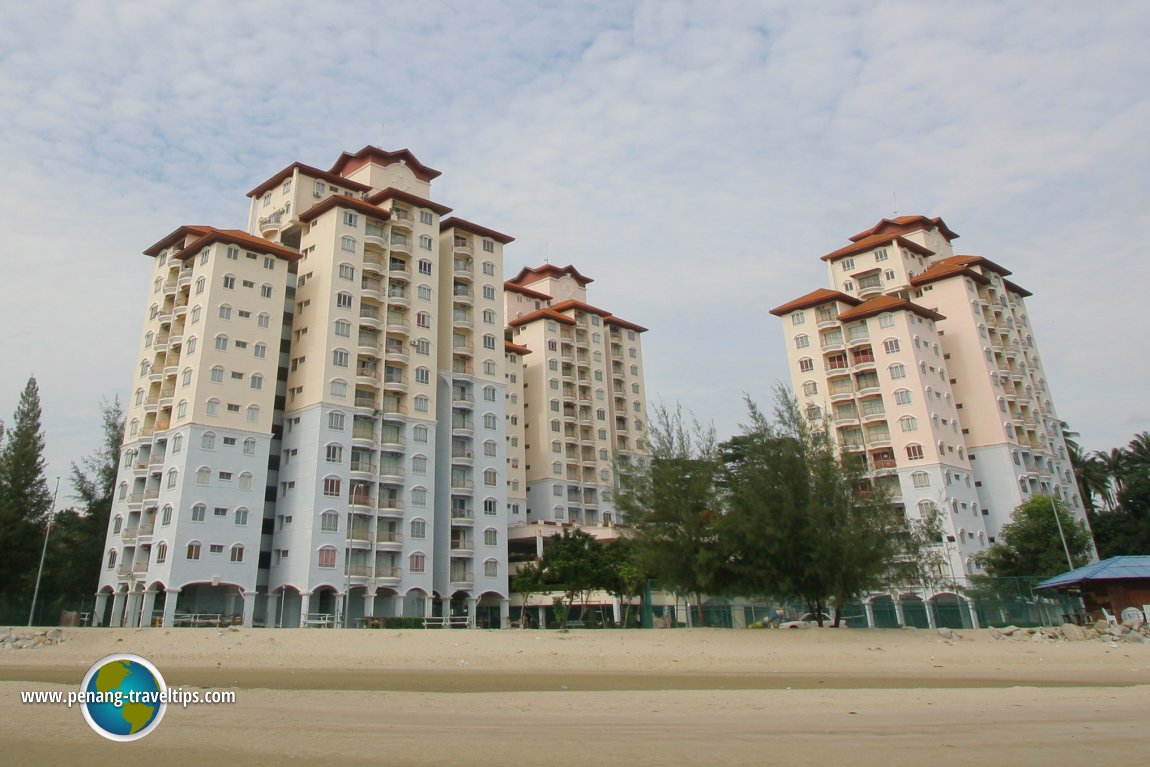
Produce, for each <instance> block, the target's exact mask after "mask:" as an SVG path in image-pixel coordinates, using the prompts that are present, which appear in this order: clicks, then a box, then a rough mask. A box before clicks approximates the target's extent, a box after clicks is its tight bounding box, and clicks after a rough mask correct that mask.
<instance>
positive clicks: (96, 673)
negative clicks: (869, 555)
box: [80, 653, 168, 741]
mask: <svg viewBox="0 0 1150 767" xmlns="http://www.w3.org/2000/svg"><path fill="white" fill-rule="evenodd" d="M167 689H168V688H167V685H165V684H164V678H163V677H162V676H161V675H160V672H159V670H158V669H157V668H156V667H155V666H153V665H152V664H151V663H150V662H149V661H147V660H145V659H144V658H141V657H140V656H139V655H130V654H127V653H121V654H116V655H109V656H107V657H106V658H101V659H100V660H98V661H96V662H95V663H94V664H93V665H92V667H91V668H90V669H88V673H87V674H86V675H85V676H84V681H83V682H82V683H81V684H80V693H81V703H80V710H81V711H82V712H83V713H84V719H85V720H87V722H88V726H89V727H91V728H92V729H93V730H95V731H96V732H97V733H98V734H100V735H102V736H104V737H105V738H107V739H109V740H118V741H130V740H139V739H140V738H142V737H144V736H145V735H148V734H149V733H151V732H152V730H154V729H156V727H157V726H159V724H160V720H161V719H163V718H164V712H165V711H166V710H167V707H168V704H167V702H166V700H165V698H166V692H167Z"/></svg>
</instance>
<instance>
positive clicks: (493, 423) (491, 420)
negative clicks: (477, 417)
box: [483, 413, 498, 430]
mask: <svg viewBox="0 0 1150 767" xmlns="http://www.w3.org/2000/svg"><path fill="white" fill-rule="evenodd" d="M497 427H498V421H497V420H496V418H495V415H494V414H493V413H486V414H484V416H483V428H484V429H491V430H494V429H496V428H497Z"/></svg>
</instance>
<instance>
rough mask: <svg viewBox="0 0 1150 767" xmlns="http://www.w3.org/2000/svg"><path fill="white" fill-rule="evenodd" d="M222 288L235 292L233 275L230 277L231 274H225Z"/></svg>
mask: <svg viewBox="0 0 1150 767" xmlns="http://www.w3.org/2000/svg"><path fill="white" fill-rule="evenodd" d="M224 287H225V288H227V289H228V290H235V289H236V278H235V275H232V274H225V275H224Z"/></svg>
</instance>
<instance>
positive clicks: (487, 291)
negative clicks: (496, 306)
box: [483, 285, 495, 301]
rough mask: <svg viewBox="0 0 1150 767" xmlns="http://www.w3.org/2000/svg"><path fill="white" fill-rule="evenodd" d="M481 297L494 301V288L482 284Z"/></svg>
mask: <svg viewBox="0 0 1150 767" xmlns="http://www.w3.org/2000/svg"><path fill="white" fill-rule="evenodd" d="M483 297H484V298H486V299H487V300H488V301H494V300H495V288H493V287H491V286H490V285H484V286H483Z"/></svg>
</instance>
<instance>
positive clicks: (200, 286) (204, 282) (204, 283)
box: [196, 277, 208, 319]
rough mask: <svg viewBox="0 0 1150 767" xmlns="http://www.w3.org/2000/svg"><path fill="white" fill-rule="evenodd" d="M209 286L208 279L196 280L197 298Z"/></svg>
mask: <svg viewBox="0 0 1150 767" xmlns="http://www.w3.org/2000/svg"><path fill="white" fill-rule="evenodd" d="M207 284H208V279H207V277H200V278H199V279H198V280H196V295H197V296H198V295H199V294H200V293H203V292H204V287H205V286H207ZM196 319H199V318H198V317H197V318H196Z"/></svg>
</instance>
